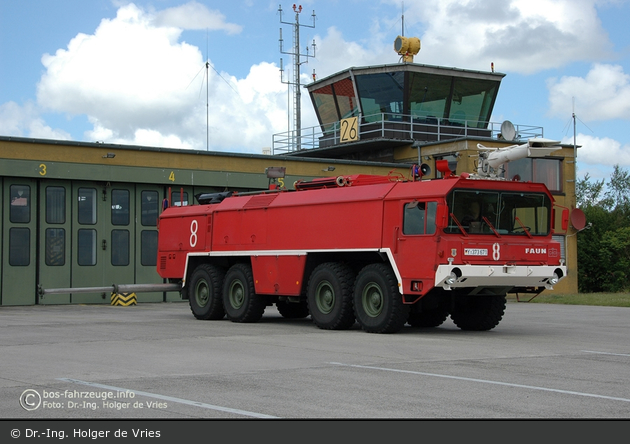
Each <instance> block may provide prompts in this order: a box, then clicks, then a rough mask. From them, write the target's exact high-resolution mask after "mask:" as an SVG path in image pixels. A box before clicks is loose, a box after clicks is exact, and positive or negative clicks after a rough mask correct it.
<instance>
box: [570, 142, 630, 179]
mask: <svg viewBox="0 0 630 444" xmlns="http://www.w3.org/2000/svg"><path fill="white" fill-rule="evenodd" d="M562 143H564V144H568V145H572V144H573V137H571V138H565V139H563V140H562ZM576 143H577V145H578V146H580V148H578V153H577V156H578V157H577V160H578V165H579V166H580V170H581V171H583V172H588V171H589V170H590V168H591V166H594V165H598V166H602V165H603V166H605V167H613V166H614V165H619V166H621V167H624V168H627V167H629V166H630V145H627V144H626V145H622V144H621V143H619V142H618V141H616V140H613V139H610V138H608V137H604V138H599V137H593V136H588V135H584V134H577V135H576ZM584 164H586V165H588V166H587V167H584V166H583V165H584ZM610 169H612V168H610ZM591 176H592V177H597V176H596V175H594V174H591Z"/></svg>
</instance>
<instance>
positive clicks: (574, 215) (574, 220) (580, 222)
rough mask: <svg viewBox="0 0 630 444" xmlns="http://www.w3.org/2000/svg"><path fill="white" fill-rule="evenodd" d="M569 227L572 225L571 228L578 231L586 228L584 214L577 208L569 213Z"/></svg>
mask: <svg viewBox="0 0 630 444" xmlns="http://www.w3.org/2000/svg"><path fill="white" fill-rule="evenodd" d="M571 225H573V228H575V229H576V230H578V231H580V230H583V229H584V227H585V226H586V215H585V214H584V211H582V210H580V209H579V208H575V209H574V210H573V211H571Z"/></svg>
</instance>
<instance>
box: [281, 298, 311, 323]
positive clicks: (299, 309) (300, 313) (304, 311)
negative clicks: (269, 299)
mask: <svg viewBox="0 0 630 444" xmlns="http://www.w3.org/2000/svg"><path fill="white" fill-rule="evenodd" d="M276 308H277V309H278V313H280V314H281V315H282V317H283V318H286V319H303V318H305V317H307V316H308V306H307V305H306V301H300V302H288V301H278V302H276Z"/></svg>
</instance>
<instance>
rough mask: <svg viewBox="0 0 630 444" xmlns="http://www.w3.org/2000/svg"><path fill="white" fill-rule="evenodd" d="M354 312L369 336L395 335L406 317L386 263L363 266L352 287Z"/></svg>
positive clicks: (407, 310)
mask: <svg viewBox="0 0 630 444" xmlns="http://www.w3.org/2000/svg"><path fill="white" fill-rule="evenodd" d="M354 313H355V315H356V318H357V320H358V321H359V324H361V328H363V330H365V331H367V332H369V333H395V332H397V331H399V330H400V329H401V328H403V326H404V325H405V323H406V322H407V318H408V317H409V306H408V305H404V304H403V301H402V296H401V295H400V292H399V291H398V286H397V284H396V277H395V276H394V273H393V272H392V270H391V268H390V267H389V266H387V265H385V264H370V265H366V266H365V267H363V269H362V270H361V272H360V273H359V276H358V277H357V281H356V283H355V286H354Z"/></svg>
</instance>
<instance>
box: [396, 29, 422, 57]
mask: <svg viewBox="0 0 630 444" xmlns="http://www.w3.org/2000/svg"><path fill="white" fill-rule="evenodd" d="M394 51H396V52H397V53H398V55H399V56H400V57H401V58H402V61H403V62H405V63H412V62H413V56H415V55H416V54H418V53H419V52H420V39H419V38H418V37H403V36H401V35H399V36H398V37H396V40H394Z"/></svg>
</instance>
